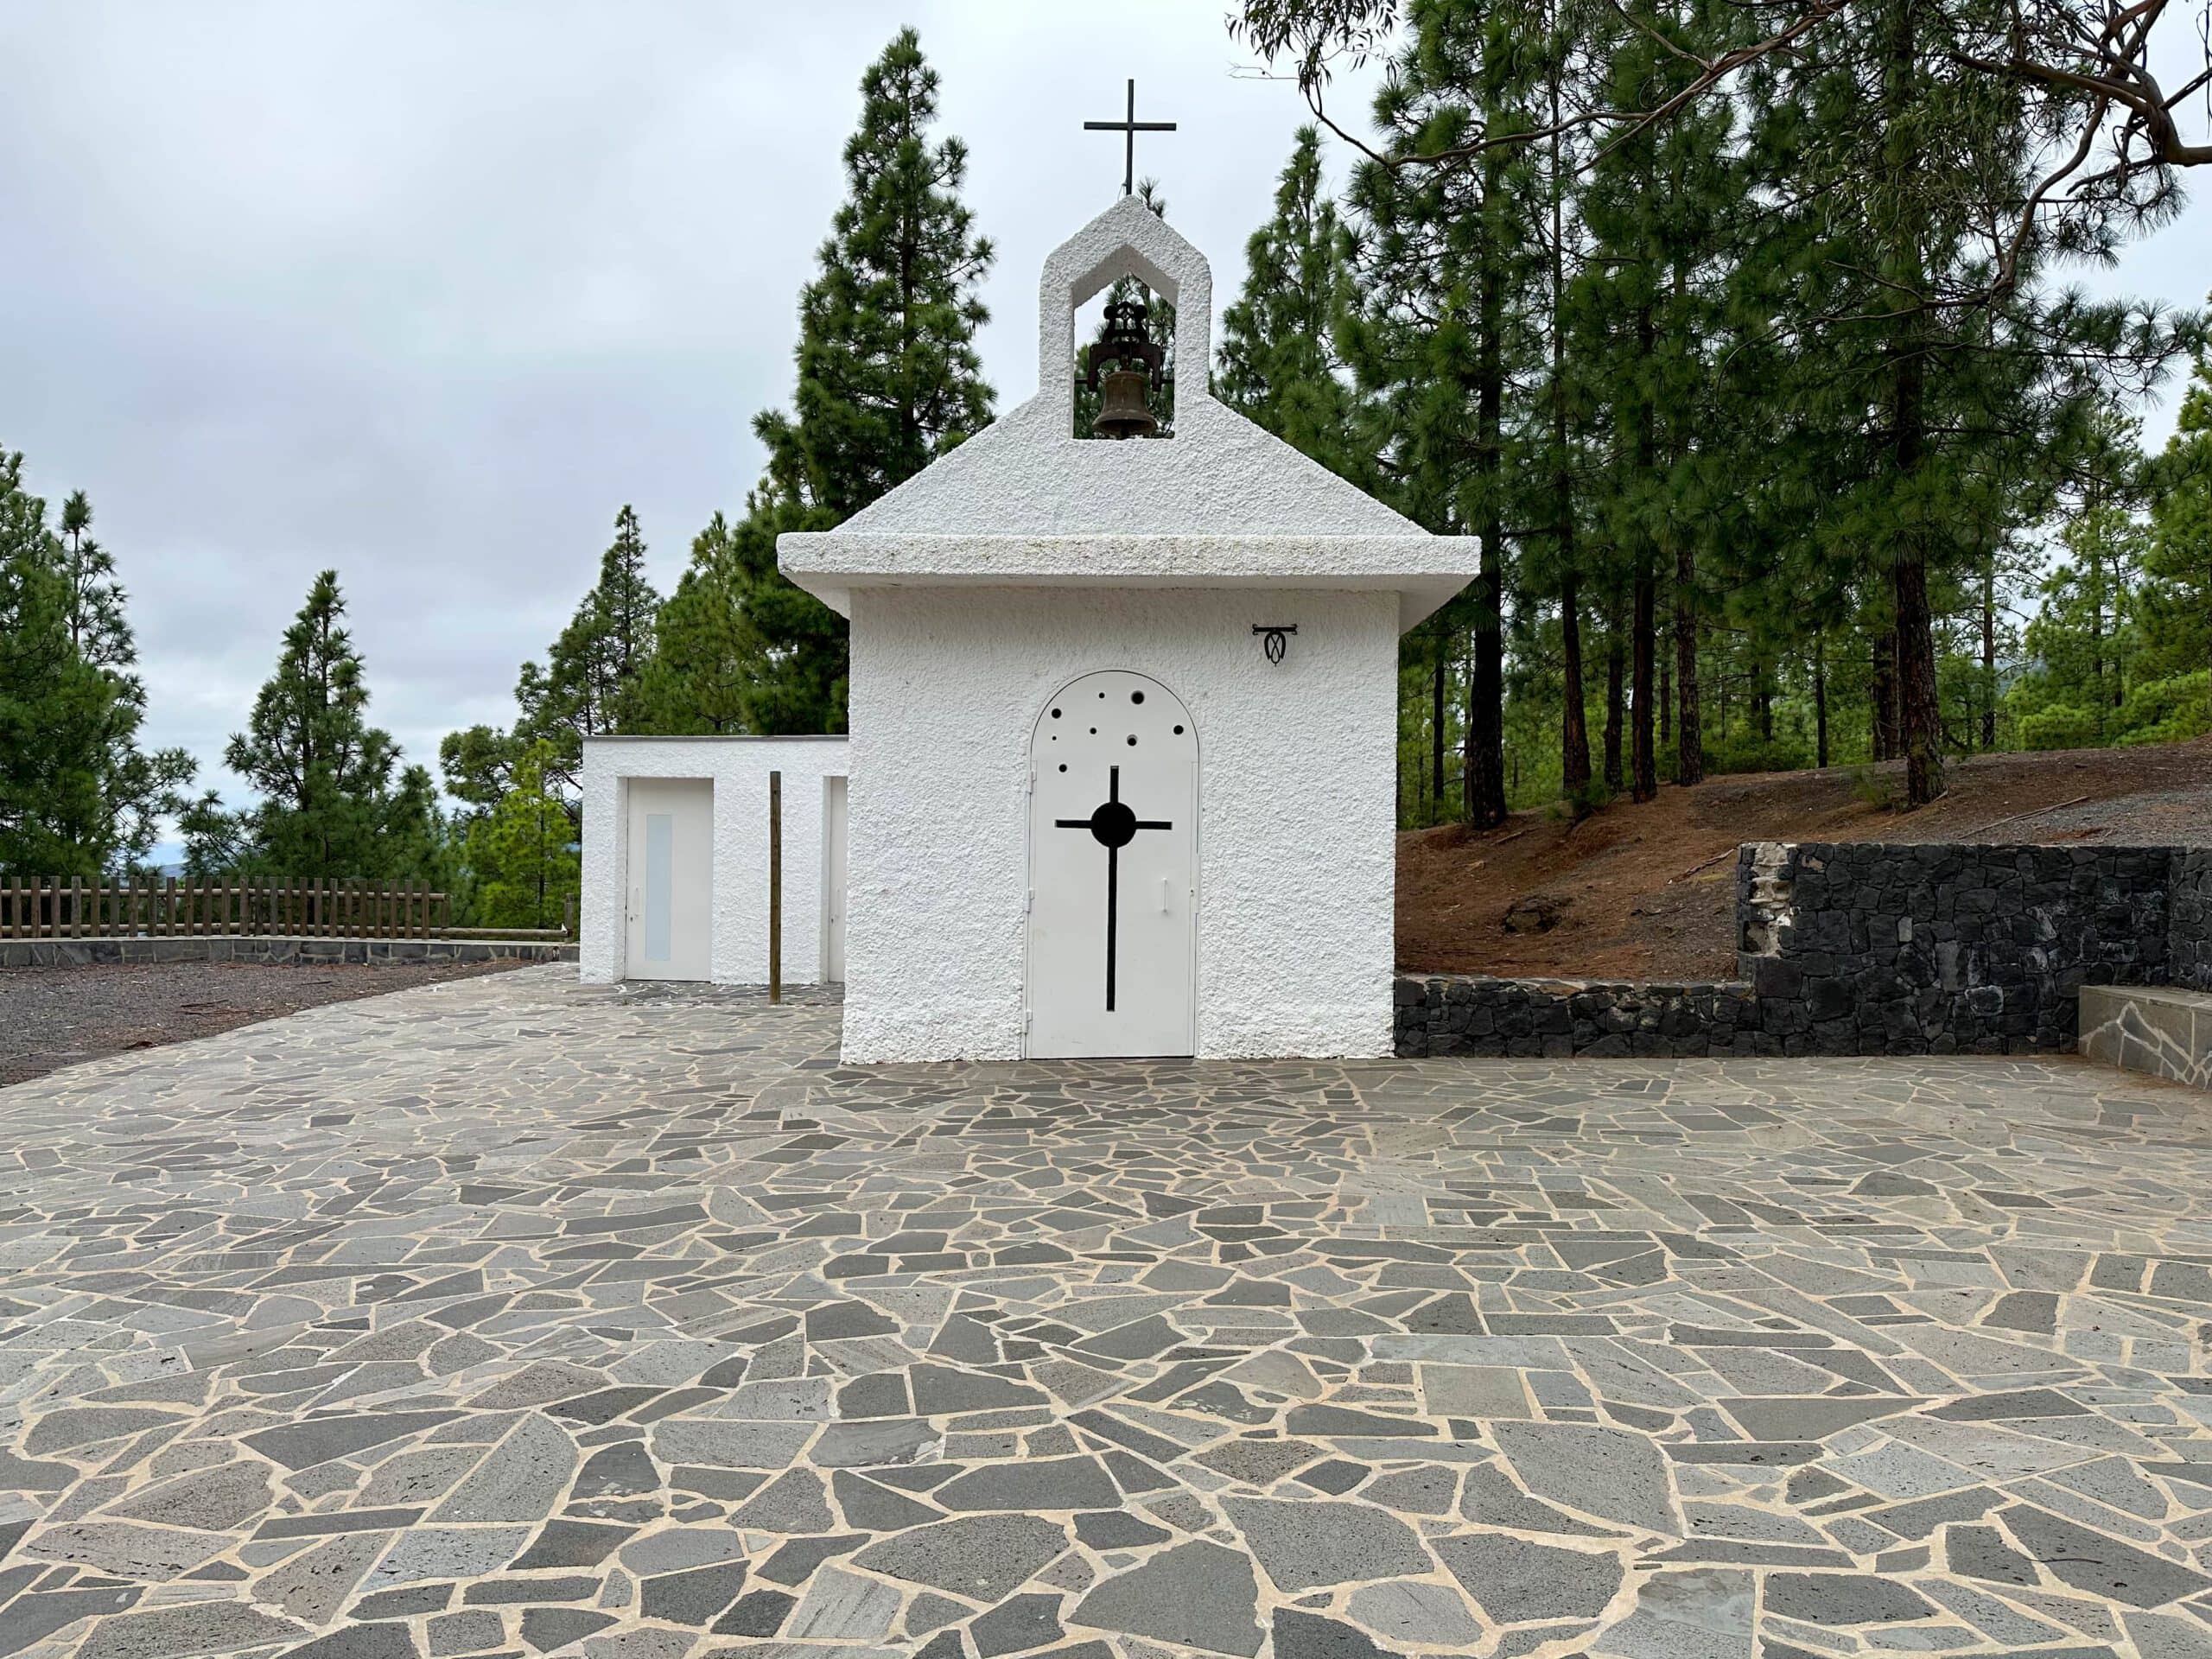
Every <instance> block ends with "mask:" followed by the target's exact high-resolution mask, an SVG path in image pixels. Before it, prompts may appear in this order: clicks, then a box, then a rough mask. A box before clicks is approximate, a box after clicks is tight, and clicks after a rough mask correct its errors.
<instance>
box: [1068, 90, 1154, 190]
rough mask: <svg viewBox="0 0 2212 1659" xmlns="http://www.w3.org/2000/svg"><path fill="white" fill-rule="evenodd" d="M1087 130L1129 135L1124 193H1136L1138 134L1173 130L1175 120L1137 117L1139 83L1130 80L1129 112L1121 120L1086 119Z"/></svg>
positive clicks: (1124, 151)
mask: <svg viewBox="0 0 2212 1659" xmlns="http://www.w3.org/2000/svg"><path fill="white" fill-rule="evenodd" d="M1083 130H1084V131H1085V132H1119V133H1124V134H1126V135H1127V138H1126V140H1125V142H1124V144H1123V147H1122V194H1123V195H1125V196H1129V195H1135V194H1136V188H1137V134H1139V133H1141V132H1173V131H1174V130H1175V124H1174V123H1173V121H1140V120H1138V119H1137V84H1136V82H1135V79H1131V81H1130V82H1129V112H1128V114H1127V115H1126V116H1124V117H1122V119H1120V120H1119V121H1086V122H1084V124H1083Z"/></svg>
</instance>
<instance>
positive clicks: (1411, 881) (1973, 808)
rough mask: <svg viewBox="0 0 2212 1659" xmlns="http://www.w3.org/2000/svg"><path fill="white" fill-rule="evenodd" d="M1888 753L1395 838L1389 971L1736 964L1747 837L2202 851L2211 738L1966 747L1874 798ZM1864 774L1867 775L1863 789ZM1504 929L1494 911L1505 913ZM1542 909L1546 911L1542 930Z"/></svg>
mask: <svg viewBox="0 0 2212 1659" xmlns="http://www.w3.org/2000/svg"><path fill="white" fill-rule="evenodd" d="M1903 770H1904V769H1903V766H1902V763H1892V764H1890V765H1885V766H1877V767H1874V768H1872V772H1871V773H1870V772H1868V771H1867V770H1866V769H1864V768H1852V769H1844V768H1840V767H1831V768H1829V769H1828V770H1827V771H1826V772H1756V773H1750V774H1745V775H1741V776H1737V777H1730V778H1721V779H1713V781H1711V782H1709V783H1706V784H1702V785H1699V786H1698V787H1697V788H1695V789H1676V788H1673V787H1668V788H1665V789H1662V791H1660V795H1659V798H1658V799H1657V800H1656V801H1653V802H1650V803H1649V804H1645V805H1641V806H1638V805H1635V804H1631V803H1630V801H1629V800H1628V799H1627V798H1626V797H1625V796H1624V797H1623V798H1620V799H1619V800H1618V801H1616V802H1615V803H1614V804H1612V805H1611V806H1609V807H1607V808H1605V810H1603V811H1601V812H1599V813H1596V814H1594V815H1593V816H1592V817H1588V818H1586V819H1584V820H1583V821H1582V822H1581V823H1569V822H1568V821H1567V819H1565V818H1563V817H1550V816H1548V815H1547V814H1544V813H1541V812H1523V813H1518V814H1516V815H1515V817H1514V818H1513V820H1512V822H1510V823H1507V824H1505V825H1503V827H1501V828H1499V829H1494V830H1491V831H1487V832H1484V833H1482V834H1475V833H1471V832H1470V831H1468V830H1467V829H1463V828H1461V827H1459V826H1456V825H1452V826H1446V828H1443V829H1420V830H1413V831H1409V832H1408V833H1407V834H1404V835H1402V836H1399V837H1398V965H1399V966H1400V967H1401V968H1403V969H1412V970H1415V971H1422V972H1431V973H1438V972H1449V973H1480V974H1506V975H1518V976H1555V977H1559V978H1565V979H1689V978H1698V979H1709V978H1715V977H1727V976H1732V973H1733V971H1734V964H1735V938H1734V921H1733V917H1734V903H1735V861H1734V859H1733V857H1732V854H1733V852H1734V849H1735V848H1736V845H1737V843H1738V842H1745V841H1993V842H2039V843H2063V842H2083V841H2094V842H2111V843H2114V844H2118V843H2123V842H2184V843H2193V844H2197V845H2212V738H2199V739H2197V740H2196V741H2191V742H2188V743H2174V744H2167V745H2164V746H2161V747H2145V748H2130V749H2079V750H2065V751H2060V752H2056V753H2043V754H1998V755H1978V756H1976V757H1974V759H1972V760H1965V761H1955V762H1954V763H1953V764H1952V765H1951V766H1950V768H1949V772H1948V777H1949V782H1950V788H1949V791H1948V793H1947V794H1945V796H1944V797H1943V798H1942V799H1941V800H1939V801H1937V802H1936V804H1934V805H1932V806H1928V807H1923V808H1922V809H1921V810H1918V811H1916V812H1899V811H1896V810H1891V809H1889V808H1887V807H1885V806H1883V805H1881V804H1878V803H1877V802H1875V801H1873V800H1870V799H1869V798H1868V797H1869V796H1870V795H1872V794H1875V793H1877V792H1878V789H1877V787H1876V786H1877V785H1886V788H1887V791H1888V792H1889V793H1890V794H1891V795H1893V796H1897V797H1902V795H1903V794H1904V776H1903ZM1870 779H1871V780H1872V781H1871V783H1870ZM1516 907H1517V908H1518V910H1519V911H1520V912H1522V913H1521V914H1520V915H1518V916H1516V924H1517V925H1516V927H1514V928H1509V927H1508V926H1507V925H1506V912H1507V911H1508V910H1509V909H1510V908H1516ZM1530 912H1545V913H1549V914H1551V915H1552V916H1553V918H1554V919H1553V920H1552V922H1551V925H1549V926H1548V927H1545V926H1543V925H1541V923H1542V919H1543V918H1542V915H1541V914H1534V913H1530Z"/></svg>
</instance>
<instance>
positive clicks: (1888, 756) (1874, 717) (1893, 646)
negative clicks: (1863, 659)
mask: <svg viewBox="0 0 2212 1659" xmlns="http://www.w3.org/2000/svg"><path fill="white" fill-rule="evenodd" d="M1881 621H1882V622H1883V623H1885V624H1886V623H1887V622H1888V619H1887V618H1886V617H1884V618H1882V619H1881ZM1873 662H1874V667H1873V674H1872V677H1871V678H1869V679H1868V681H1867V683H1866V684H1867V697H1868V699H1869V701H1870V702H1871V703H1872V712H1871V713H1870V715H1869V717H1868V723H1869V724H1870V726H1871V727H1872V734H1873V756H1874V759H1875V760H1895V759H1896V758H1897V632H1896V630H1895V628H1894V627H1892V626H1878V627H1877V628H1876V629H1875V631H1874V642H1873Z"/></svg>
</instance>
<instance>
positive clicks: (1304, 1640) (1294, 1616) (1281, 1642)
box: [1274, 1607, 1402, 1659]
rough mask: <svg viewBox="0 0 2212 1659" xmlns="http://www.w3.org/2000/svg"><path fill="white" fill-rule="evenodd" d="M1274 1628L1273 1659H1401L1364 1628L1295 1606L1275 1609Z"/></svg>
mask: <svg viewBox="0 0 2212 1659" xmlns="http://www.w3.org/2000/svg"><path fill="white" fill-rule="evenodd" d="M1274 1638H1275V1644H1274V1659H1402V1656H1401V1655H1400V1654H1398V1653H1397V1652H1395V1650H1392V1649H1384V1648H1378V1647H1376V1645H1375V1641H1374V1638H1373V1637H1370V1636H1369V1635H1368V1634H1367V1633H1366V1632H1365V1631H1363V1630H1357V1629H1355V1628H1353V1627H1352V1626H1351V1625H1350V1624H1344V1622H1343V1621H1341V1620H1339V1619H1334V1618H1322V1617H1321V1616H1320V1615H1319V1614H1318V1613H1302V1612H1300V1611H1298V1610H1297V1609H1296V1608H1294V1607H1279V1608H1277V1609H1276V1610H1275V1617H1274Z"/></svg>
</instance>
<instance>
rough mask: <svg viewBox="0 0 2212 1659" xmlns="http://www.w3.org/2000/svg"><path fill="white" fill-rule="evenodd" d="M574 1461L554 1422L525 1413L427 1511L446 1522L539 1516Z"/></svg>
mask: <svg viewBox="0 0 2212 1659" xmlns="http://www.w3.org/2000/svg"><path fill="white" fill-rule="evenodd" d="M609 1449H610V1450H612V1449H613V1448H611V1447H610V1448H609ZM576 1461H577V1459H576V1447H575V1441H573V1440H570V1439H569V1436H568V1435H567V1434H566V1433H564V1432H563V1430H562V1429H561V1428H560V1427H558V1426H557V1425H556V1424H555V1423H553V1422H552V1421H550V1420H549V1419H547V1418H544V1417H541V1416H538V1415H537V1414H534V1413H533V1414H529V1415H526V1416H524V1418H523V1420H522V1421H520V1422H519V1423H518V1424H516V1425H515V1430H514V1433H512V1434H510V1435H509V1436H508V1437H507V1438H506V1439H505V1440H503V1441H501V1442H500V1443H499V1445H498V1446H494V1447H493V1449H492V1452H491V1454H490V1455H489V1456H488V1457H486V1459H484V1461H483V1462H482V1463H480V1464H479V1465H477V1467H476V1471H475V1472H474V1474H472V1475H470V1476H469V1477H468V1478H467V1479H466V1480H464V1481H462V1482H461V1484H460V1485H459V1486H457V1487H455V1488H454V1491H453V1495H452V1496H451V1497H448V1498H447V1499H446V1500H445V1502H443V1503H441V1504H439V1505H438V1507H437V1508H436V1509H435V1510H431V1511H430V1519H431V1520H432V1521H434V1522H464V1521H534V1520H537V1519H540V1518H542V1517H543V1516H544V1515H545V1514H546V1513H547V1512H548V1511H549V1510H551V1509H552V1508H553V1507H554V1506H555V1504H556V1503H558V1502H559V1501H560V1497H561V1494H562V1493H563V1491H566V1490H567V1489H568V1484H569V1477H570V1476H571V1475H573V1474H575V1471H576ZM655 1484H658V1480H656V1482H655Z"/></svg>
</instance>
